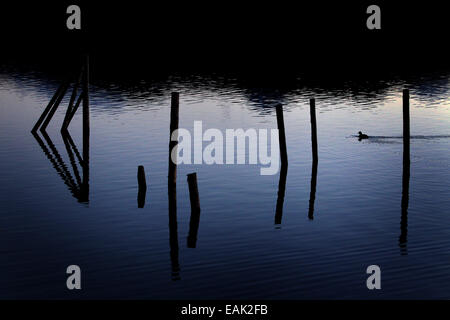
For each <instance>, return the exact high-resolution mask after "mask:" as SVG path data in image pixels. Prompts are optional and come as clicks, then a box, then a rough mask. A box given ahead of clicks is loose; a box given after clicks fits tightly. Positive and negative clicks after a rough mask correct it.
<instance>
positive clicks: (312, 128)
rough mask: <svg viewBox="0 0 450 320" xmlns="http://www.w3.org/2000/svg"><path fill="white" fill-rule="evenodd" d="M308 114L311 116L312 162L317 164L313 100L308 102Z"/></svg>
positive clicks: (314, 105)
mask: <svg viewBox="0 0 450 320" xmlns="http://www.w3.org/2000/svg"><path fill="white" fill-rule="evenodd" d="M309 113H310V116H311V145H312V155H313V161H314V162H317V161H318V160H319V155H318V151H317V123H316V101H315V99H314V98H313V99H310V100H309Z"/></svg>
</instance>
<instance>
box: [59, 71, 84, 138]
mask: <svg viewBox="0 0 450 320" xmlns="http://www.w3.org/2000/svg"><path fill="white" fill-rule="evenodd" d="M82 77H83V66H82V67H81V69H80V71H79V72H78V76H77V78H76V82H75V84H74V87H73V90H72V94H71V95H70V100H69V106H68V107H67V111H66V115H65V117H64V121H63V124H62V126H61V131H67V128H68V127H69V124H70V121H69V119H70V120H72V117H71V114H72V110H73V107H74V103H75V99H76V97H77V93H78V86H79V85H80V82H81V80H82ZM82 94H83V93H82Z"/></svg>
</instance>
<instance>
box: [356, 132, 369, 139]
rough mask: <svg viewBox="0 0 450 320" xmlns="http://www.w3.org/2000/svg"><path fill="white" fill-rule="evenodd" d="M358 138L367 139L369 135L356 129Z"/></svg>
mask: <svg viewBox="0 0 450 320" xmlns="http://www.w3.org/2000/svg"><path fill="white" fill-rule="evenodd" d="M358 138H359V140H361V139H369V136H368V135H367V134H364V133H362V132H361V131H358Z"/></svg>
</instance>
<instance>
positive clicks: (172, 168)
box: [169, 92, 180, 184]
mask: <svg viewBox="0 0 450 320" xmlns="http://www.w3.org/2000/svg"><path fill="white" fill-rule="evenodd" d="M179 109H180V108H179V94H178V92H172V97H171V103H170V137H169V183H173V184H176V183H177V181H176V180H177V165H176V163H175V162H174V161H173V160H176V156H177V152H176V151H177V150H176V149H174V148H175V147H176V146H177V144H178V135H176V136H175V134H174V132H175V131H176V130H178V113H179ZM172 154H173V157H172Z"/></svg>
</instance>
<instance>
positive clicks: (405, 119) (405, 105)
mask: <svg viewBox="0 0 450 320" xmlns="http://www.w3.org/2000/svg"><path fill="white" fill-rule="evenodd" d="M409 141H410V123H409V90H408V89H404V90H403V154H404V156H405V153H406V154H407V156H408V158H409V151H410V148H409Z"/></svg>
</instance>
